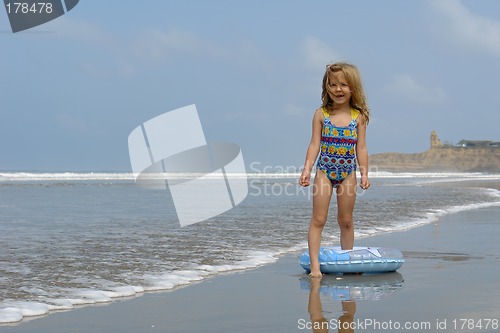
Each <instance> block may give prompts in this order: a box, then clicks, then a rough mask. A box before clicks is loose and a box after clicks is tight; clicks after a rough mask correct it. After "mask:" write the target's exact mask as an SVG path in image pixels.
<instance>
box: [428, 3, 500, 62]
mask: <svg viewBox="0 0 500 333" xmlns="http://www.w3.org/2000/svg"><path fill="white" fill-rule="evenodd" d="M429 4H430V5H431V7H432V8H434V9H435V10H436V11H437V13H439V14H440V16H441V19H440V21H439V26H440V28H441V29H442V28H447V30H446V31H447V32H448V33H449V36H448V37H451V38H452V40H453V41H454V42H456V43H458V44H462V45H463V46H466V47H477V48H481V49H483V50H485V51H488V52H491V53H493V54H494V55H496V56H500V22H499V21H496V20H493V19H491V18H488V17H484V16H480V15H476V14H473V13H471V12H470V10H469V9H468V8H467V7H465V6H464V5H463V4H462V3H461V2H460V0H438V1H435V0H434V1H429ZM442 19H444V20H442ZM443 23H445V24H446V25H445V26H443Z"/></svg>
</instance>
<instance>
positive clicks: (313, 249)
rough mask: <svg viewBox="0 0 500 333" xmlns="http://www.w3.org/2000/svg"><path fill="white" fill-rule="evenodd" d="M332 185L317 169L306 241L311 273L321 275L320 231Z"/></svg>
mask: <svg viewBox="0 0 500 333" xmlns="http://www.w3.org/2000/svg"><path fill="white" fill-rule="evenodd" d="M332 193H333V186H332V183H331V182H330V179H328V177H327V176H326V174H325V173H324V172H323V171H320V170H317V171H316V176H315V177H314V186H313V212H312V216H311V223H310V225H309V234H308V237H307V239H308V243H309V257H310V258H311V275H312V276H321V271H320V269H319V261H318V254H319V247H320V244H321V233H322V231H323V227H324V226H325V224H326V218H327V216H328V208H329V207H330V200H331V199H332Z"/></svg>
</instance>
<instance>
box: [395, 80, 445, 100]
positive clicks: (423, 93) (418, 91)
mask: <svg viewBox="0 0 500 333" xmlns="http://www.w3.org/2000/svg"><path fill="white" fill-rule="evenodd" d="M385 90H386V91H387V92H389V93H391V94H395V95H397V96H400V97H402V98H404V99H407V100H409V101H412V102H419V103H442V102H444V101H446V99H447V97H446V94H445V92H444V91H443V89H442V88H440V87H439V86H436V85H434V86H432V85H426V84H420V83H418V82H417V81H415V79H413V78H412V77H411V76H410V75H408V74H399V75H394V76H393V77H392V79H391V81H390V82H389V83H388V84H387V85H386V86H385Z"/></svg>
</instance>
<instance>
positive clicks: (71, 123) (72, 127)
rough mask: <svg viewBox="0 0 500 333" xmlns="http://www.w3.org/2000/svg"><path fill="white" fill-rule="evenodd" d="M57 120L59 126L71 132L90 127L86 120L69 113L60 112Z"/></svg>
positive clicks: (81, 130) (83, 130)
mask: <svg viewBox="0 0 500 333" xmlns="http://www.w3.org/2000/svg"><path fill="white" fill-rule="evenodd" d="M56 122H57V124H58V125H59V127H61V128H63V129H65V130H67V131H70V132H85V131H86V130H87V127H88V126H87V124H86V123H85V121H83V120H82V119H80V118H78V117H76V116H74V115H71V114H68V113H61V114H58V115H57V116H56Z"/></svg>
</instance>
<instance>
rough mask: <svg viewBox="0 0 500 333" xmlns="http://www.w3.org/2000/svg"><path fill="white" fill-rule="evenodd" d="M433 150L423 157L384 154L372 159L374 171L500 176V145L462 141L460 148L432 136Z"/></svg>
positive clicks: (374, 155) (435, 135)
mask: <svg viewBox="0 0 500 333" xmlns="http://www.w3.org/2000/svg"><path fill="white" fill-rule="evenodd" d="M430 141H431V147H430V148H429V150H427V151H425V152H423V153H416V154H402V153H381V154H373V155H370V158H369V160H370V169H371V170H373V169H374V168H376V169H378V171H391V172H414V171H462V172H492V173H500V145H499V143H498V142H492V141H466V140H462V141H460V143H459V144H460V146H452V145H445V144H443V143H442V142H441V141H440V140H439V138H438V136H437V134H436V132H434V131H432V133H431V140H430Z"/></svg>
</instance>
